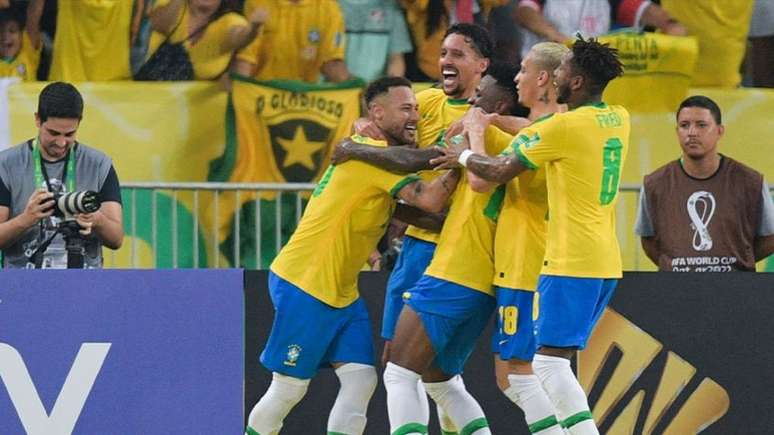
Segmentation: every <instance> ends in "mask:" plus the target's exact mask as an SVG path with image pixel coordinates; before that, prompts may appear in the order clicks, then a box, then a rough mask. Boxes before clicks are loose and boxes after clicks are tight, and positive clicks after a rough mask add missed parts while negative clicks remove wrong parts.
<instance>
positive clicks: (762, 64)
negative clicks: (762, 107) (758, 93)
mask: <svg viewBox="0 0 774 435" xmlns="http://www.w3.org/2000/svg"><path fill="white" fill-rule="evenodd" d="M748 37H749V39H750V51H749V56H750V58H749V61H750V62H749V68H750V75H751V78H752V85H753V86H755V87H759V88H774V1H772V0H756V1H755V9H754V11H753V15H752V21H751V22H750V34H749V35H748Z"/></svg>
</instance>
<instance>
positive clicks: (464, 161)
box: [457, 150, 475, 168]
mask: <svg viewBox="0 0 774 435" xmlns="http://www.w3.org/2000/svg"><path fill="white" fill-rule="evenodd" d="M473 154H475V153H474V152H473V151H471V150H464V151H462V152H461V153H460V156H459V157H457V161H458V162H460V165H462V166H464V167H466V168H467V167H468V159H469V158H470V156H471V155H473Z"/></svg>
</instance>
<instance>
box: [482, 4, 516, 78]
mask: <svg viewBox="0 0 774 435" xmlns="http://www.w3.org/2000/svg"><path fill="white" fill-rule="evenodd" d="M516 3H517V2H516V0H508V2H507V3H506V4H505V5H503V6H498V7H496V8H493V9H492V11H491V12H490V13H489V17H487V23H486V24H487V28H488V29H489V33H491V35H492V39H493V40H494V42H495V49H494V58H495V59H497V60H500V61H503V62H509V63H513V64H515V65H519V64H521V60H522V59H521V36H520V35H519V27H518V26H517V25H516V19H515V18H514V14H515V9H516Z"/></svg>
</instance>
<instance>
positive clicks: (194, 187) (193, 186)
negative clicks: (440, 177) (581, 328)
mask: <svg viewBox="0 0 774 435" xmlns="http://www.w3.org/2000/svg"><path fill="white" fill-rule="evenodd" d="M315 187H316V184H314V183H137V182H131V183H124V184H123V186H122V188H123V195H122V196H123V203H124V227H125V230H126V235H127V240H126V242H125V243H124V246H123V247H122V248H121V249H120V250H118V251H110V250H105V251H104V252H105V253H106V259H105V265H106V267H111V268H126V267H131V268H140V267H143V268H147V267H159V268H186V267H193V268H198V267H215V268H218V267H231V265H234V264H236V265H239V266H241V267H245V268H251V269H262V268H266V267H268V266H269V264H270V263H271V260H272V259H273V258H274V255H275V254H276V253H277V252H279V249H280V248H281V247H282V246H283V245H284V244H285V242H287V240H288V237H289V236H290V235H291V234H292V232H293V230H294V229H295V226H296V223H297V222H298V220H299V219H300V218H301V215H302V213H303V209H304V207H305V206H306V202H307V198H308V196H309V193H310V192H311V191H312V190H314V188H315ZM772 189H773V190H774V188H772ZM620 191H621V197H620V199H619V201H618V204H617V206H616V207H617V208H616V213H617V218H618V219H617V232H618V238H619V240H621V242H622V243H621V244H622V250H623V257H624V264H625V268H626V269H627V270H633V271H641V270H653V269H654V268H655V266H654V265H653V264H652V263H651V262H650V260H649V259H648V258H647V256H646V255H645V253H644V252H643V250H642V246H641V244H640V243H639V240H636V243H626V241H628V240H630V239H632V238H633V233H634V222H635V220H636V214H635V212H636V210H637V204H638V203H639V192H640V186H639V185H637V184H624V185H622V186H621V187H620ZM267 196H270V197H271V199H267V198H266V197H267ZM224 197H226V198H227V199H228V200H225V201H224V200H223V199H222V198H224ZM224 209H228V210H224ZM222 216H231V217H230V218H222ZM223 234H229V237H227V238H223V237H222V235H223ZM219 235H221V237H219ZM760 268H761V270H772V271H774V262H771V261H769V262H768V263H767V264H764V263H761V264H760Z"/></svg>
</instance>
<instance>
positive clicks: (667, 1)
mask: <svg viewBox="0 0 774 435" xmlns="http://www.w3.org/2000/svg"><path fill="white" fill-rule="evenodd" d="M661 7H663V8H664V10H665V11H667V12H668V13H669V14H670V15H671V16H673V17H674V18H675V19H676V20H678V21H679V22H680V23H682V24H683V25H685V27H686V28H687V29H688V33H689V34H691V35H696V37H697V38H698V40H699V56H698V58H697V60H696V69H695V70H694V75H693V82H692V83H691V86H697V87H698V86H723V87H728V88H733V87H736V86H739V83H740V82H741V80H742V78H741V75H740V74H739V67H740V65H741V64H742V59H743V58H744V53H745V49H746V47H747V32H748V30H749V28H750V18H751V17H752V11H753V0H702V1H693V2H688V1H683V0H662V1H661Z"/></svg>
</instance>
